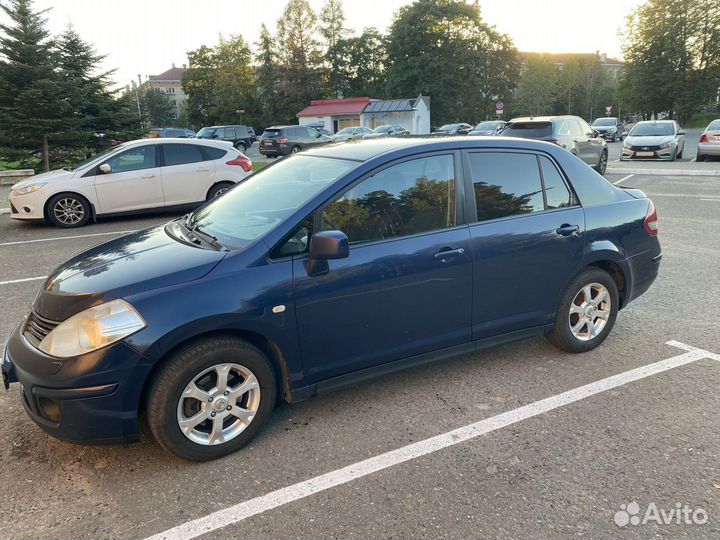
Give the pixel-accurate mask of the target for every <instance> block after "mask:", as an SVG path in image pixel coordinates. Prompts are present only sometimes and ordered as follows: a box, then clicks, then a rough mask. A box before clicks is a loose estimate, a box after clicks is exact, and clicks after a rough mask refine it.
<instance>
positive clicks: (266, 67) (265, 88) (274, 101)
mask: <svg viewBox="0 0 720 540" xmlns="http://www.w3.org/2000/svg"><path fill="white" fill-rule="evenodd" d="M256 46H257V49H258V52H257V54H256V55H255V62H256V67H255V91H256V93H257V99H258V103H259V106H260V109H261V111H262V112H261V115H260V120H261V121H262V124H263V126H267V125H269V124H272V123H273V122H275V120H276V118H277V117H278V80H279V79H278V55H277V51H276V47H275V40H274V39H273V38H272V36H271V35H270V32H269V31H268V29H267V26H265V24H263V25H262V26H261V27H260V40H259V41H258V43H257V44H256Z"/></svg>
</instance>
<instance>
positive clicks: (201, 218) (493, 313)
mask: <svg viewBox="0 0 720 540" xmlns="http://www.w3.org/2000/svg"><path fill="white" fill-rule="evenodd" d="M657 232H658V230H657V215H656V213H655V209H654V207H653V203H652V202H651V201H650V200H649V199H648V198H646V196H645V195H644V194H643V193H642V192H641V191H638V190H634V189H621V188H618V187H615V186H613V185H612V184H610V183H609V182H608V181H606V180H605V179H604V178H603V177H602V176H600V175H599V174H597V173H596V172H595V171H593V170H592V169H591V168H590V167H589V166H587V165H586V164H585V163H583V162H582V161H581V160H580V159H578V158H577V157H575V156H573V155H572V154H570V153H569V152H567V151H565V150H564V149H562V148H559V147H557V146H555V145H552V144H549V143H544V142H538V141H531V140H523V139H510V138H502V137H497V138H492V139H473V138H470V139H468V138H467V137H451V138H443V139H440V140H434V139H412V138H399V139H398V138H388V139H380V140H374V141H364V142H361V143H358V144H349V145H348V144H344V145H336V146H326V147H322V148H318V149H314V150H310V151H306V152H302V153H300V154H298V155H293V156H291V157H289V158H285V159H283V160H280V161H278V162H277V163H275V164H273V165H272V166H269V167H267V168H266V169H264V170H262V171H260V172H258V173H256V174H254V175H252V176H250V177H249V178H248V179H247V180H245V181H244V182H242V183H240V184H238V185H236V186H235V187H234V188H233V189H231V190H230V191H228V192H227V193H225V194H224V195H223V196H222V197H219V198H217V199H215V200H213V201H211V202H209V203H207V204H205V205H204V206H202V207H200V208H199V209H197V210H196V211H195V212H193V213H192V214H189V215H188V216H185V217H184V218H180V219H176V220H174V221H171V222H170V223H168V224H166V225H164V226H158V227H154V228H150V229H147V230H144V231H141V232H137V233H134V234H131V235H128V236H125V237H123V238H120V239H117V240H114V241H111V242H108V243H106V244H103V245H100V246H98V247H95V248H92V249H90V250H88V251H86V252H84V253H82V254H80V255H78V256H76V257H75V258H73V259H71V260H69V261H68V262H66V263H65V264H63V265H62V266H61V267H60V268H58V269H57V270H56V271H55V272H54V273H53V274H52V275H51V276H50V277H49V278H48V279H47V281H46V282H45V284H44V286H43V288H42V290H41V291H40V293H39V294H38V296H37V298H36V300H35V303H34V305H33V308H32V311H31V312H30V314H29V315H28V316H27V317H26V319H25V320H24V321H23V322H22V324H20V326H19V327H18V328H17V329H16V330H15V332H14V333H13V334H12V336H11V337H10V339H9V342H8V344H7V346H6V348H5V355H4V359H3V367H2V370H3V374H4V377H5V381H6V385H7V383H8V382H15V381H19V382H20V383H21V384H22V389H23V394H22V395H23V398H22V399H23V403H24V405H25V408H26V410H27V412H28V414H29V415H30V417H31V418H32V419H33V420H34V421H35V422H36V423H37V424H38V425H39V426H40V427H42V428H43V429H44V430H46V431H47V432H48V433H50V434H52V435H54V436H56V437H59V438H62V439H67V440H71V441H81V442H101V441H102V442H104V441H118V440H121V441H132V440H135V439H137V437H138V416H139V414H141V413H142V412H146V414H147V419H148V424H149V426H150V429H151V431H152V433H153V434H154V436H155V437H156V439H157V441H158V442H159V443H160V444H161V445H162V446H163V447H164V448H166V449H167V450H169V451H170V452H172V453H174V454H176V455H178V456H181V457H183V458H187V459H190V460H208V459H214V458H217V457H220V456H223V455H226V454H228V453H230V452H233V451H235V450H237V449H239V448H240V447H242V446H243V445H244V444H246V443H247V442H248V441H249V440H250V439H252V437H253V436H254V435H255V434H256V433H257V431H258V430H259V429H260V428H261V427H262V425H263V424H264V423H265V422H267V420H268V418H269V417H270V415H271V412H272V410H273V407H274V406H275V404H276V401H277V397H278V396H280V397H281V398H282V399H284V400H286V401H288V402H296V401H301V400H304V399H307V398H310V397H312V396H315V395H317V394H322V393H325V392H328V391H331V390H337V389H339V388H343V387H346V386H348V385H350V384H354V383H357V382H361V381H365V380H368V379H369V378H371V377H376V376H378V375H384V374H387V373H391V372H394V371H397V370H400V369H405V368H409V367H412V366H417V365H420V364H424V363H427V362H429V361H437V360H445V359H447V358H449V357H451V356H454V355H457V354H464V353H471V352H473V351H477V350H479V349H483V348H485V347H488V346H492V345H498V344H502V343H508V342H511V341H515V340H518V339H521V338H526V337H529V336H536V335H543V334H544V335H547V336H548V337H549V338H550V339H551V340H552V341H553V342H554V343H555V344H556V345H558V346H559V347H560V348H561V349H564V350H567V351H572V352H583V351H587V350H589V349H592V348H594V347H597V346H598V345H599V344H600V343H602V341H603V340H604V339H605V338H606V337H607V335H608V334H609V332H610V331H611V329H612V327H613V324H614V323H615V318H616V316H617V313H618V310H619V309H622V308H623V307H624V306H626V305H627V304H628V303H629V302H630V301H632V300H633V299H635V298H637V297H638V296H639V295H641V294H643V293H644V292H645V291H646V290H647V289H648V287H650V285H651V284H652V283H653V281H654V280H655V278H656V276H657V273H658V266H659V262H660V259H661V249H660V244H659V242H658V239H657Z"/></svg>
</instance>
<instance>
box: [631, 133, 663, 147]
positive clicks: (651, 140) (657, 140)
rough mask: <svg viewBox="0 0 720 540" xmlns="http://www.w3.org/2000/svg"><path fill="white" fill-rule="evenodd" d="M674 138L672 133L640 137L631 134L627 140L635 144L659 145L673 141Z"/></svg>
mask: <svg viewBox="0 0 720 540" xmlns="http://www.w3.org/2000/svg"><path fill="white" fill-rule="evenodd" d="M674 140H675V137H673V136H672V135H662V136H660V137H646V136H642V137H638V136H633V135H631V136H629V137H627V138H626V139H625V142H626V143H629V144H631V145H633V146H657V145H659V144H666V143H669V142H673V141H674Z"/></svg>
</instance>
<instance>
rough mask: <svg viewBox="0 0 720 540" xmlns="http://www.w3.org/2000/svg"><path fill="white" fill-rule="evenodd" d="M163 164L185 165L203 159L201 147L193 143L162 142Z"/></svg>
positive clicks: (169, 165)
mask: <svg viewBox="0 0 720 540" xmlns="http://www.w3.org/2000/svg"><path fill="white" fill-rule="evenodd" d="M163 150H164V152H165V165H166V166H168V167H171V166H173V165H186V164H188V163H198V162H200V161H205V156H204V154H203V151H202V148H201V147H200V146H197V145H194V144H164V145H163Z"/></svg>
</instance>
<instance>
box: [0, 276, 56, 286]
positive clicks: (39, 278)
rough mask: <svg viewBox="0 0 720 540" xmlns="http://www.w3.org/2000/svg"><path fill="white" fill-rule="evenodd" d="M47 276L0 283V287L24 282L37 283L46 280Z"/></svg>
mask: <svg viewBox="0 0 720 540" xmlns="http://www.w3.org/2000/svg"><path fill="white" fill-rule="evenodd" d="M46 278H47V276H38V277H26V278H22V279H11V280H10V281H0V285H12V284H13V283H24V282H25V281H39V280H41V279H46Z"/></svg>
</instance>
